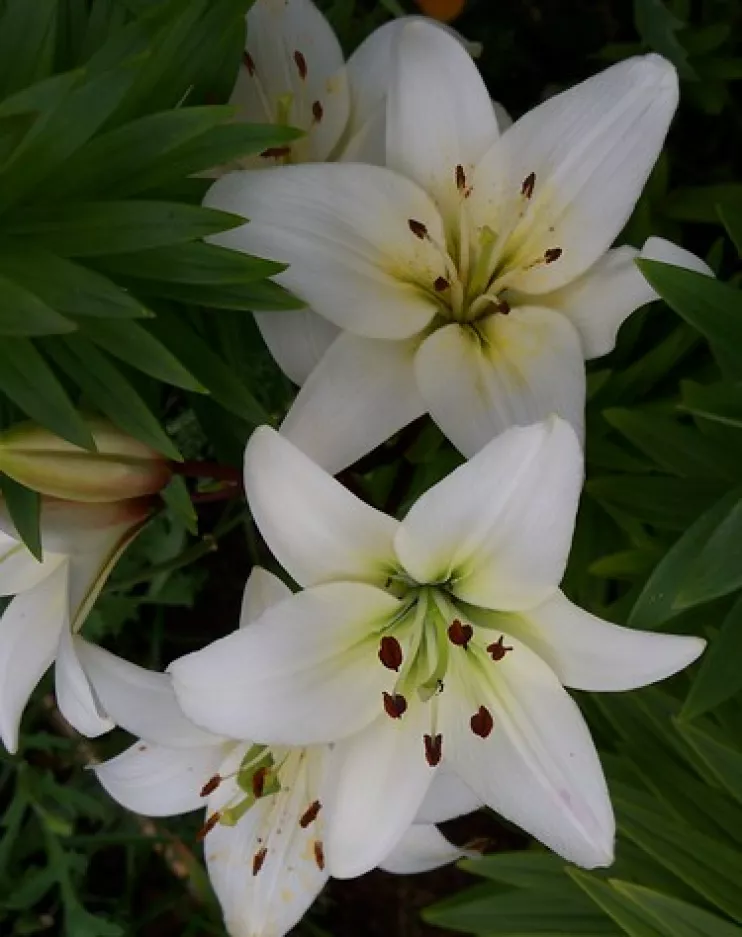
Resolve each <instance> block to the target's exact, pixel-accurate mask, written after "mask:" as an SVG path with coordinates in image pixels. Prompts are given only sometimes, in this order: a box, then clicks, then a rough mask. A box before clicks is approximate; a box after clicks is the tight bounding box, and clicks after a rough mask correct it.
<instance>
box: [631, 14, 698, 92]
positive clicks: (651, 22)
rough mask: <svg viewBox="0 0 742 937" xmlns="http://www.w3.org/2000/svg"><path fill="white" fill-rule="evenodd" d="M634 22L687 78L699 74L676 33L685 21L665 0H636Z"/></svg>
mask: <svg viewBox="0 0 742 937" xmlns="http://www.w3.org/2000/svg"><path fill="white" fill-rule="evenodd" d="M634 23H635V24H636V29H637V32H638V33H639V35H640V36H641V37H642V39H643V40H644V42H646V44H647V45H648V46H649V48H650V49H654V51H655V52H659V53H660V54H661V55H664V56H665V58H668V59H669V60H670V61H671V62H672V64H673V65H674V66H675V68H677V70H678V73H679V74H680V76H681V77H682V78H685V79H686V80H689V79H690V80H691V81H692V80H695V79H696V78H697V77H698V76H697V75H696V73H695V71H694V69H693V68H692V67H691V65H690V63H689V62H688V53H687V52H686V51H685V49H684V48H683V46H682V45H681V44H680V42H679V41H678V38H677V36H676V33H677V32H678V31H679V30H681V29H683V27H684V26H685V23H684V22H683V21H682V20H680V19H678V17H677V16H675V14H674V13H673V12H672V11H671V10H669V9H668V8H667V6H666V4H665V3H663V0H634Z"/></svg>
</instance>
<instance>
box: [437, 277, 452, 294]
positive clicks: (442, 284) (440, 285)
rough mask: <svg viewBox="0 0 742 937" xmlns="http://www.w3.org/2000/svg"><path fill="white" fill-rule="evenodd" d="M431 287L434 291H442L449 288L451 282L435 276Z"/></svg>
mask: <svg viewBox="0 0 742 937" xmlns="http://www.w3.org/2000/svg"><path fill="white" fill-rule="evenodd" d="M433 288H434V289H435V291H436V293H443V292H444V291H445V290H448V289H450V288H451V284H450V283H449V282H448V280H447V279H446V278H445V277H436V279H435V282H434V283H433Z"/></svg>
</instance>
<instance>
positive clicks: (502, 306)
mask: <svg viewBox="0 0 742 937" xmlns="http://www.w3.org/2000/svg"><path fill="white" fill-rule="evenodd" d="M497 311H498V312H499V313H500V315H501V316H506V315H508V314H509V312H510V303H509V302H508V301H507V300H505V299H501V300H500V302H499V304H498V306H497Z"/></svg>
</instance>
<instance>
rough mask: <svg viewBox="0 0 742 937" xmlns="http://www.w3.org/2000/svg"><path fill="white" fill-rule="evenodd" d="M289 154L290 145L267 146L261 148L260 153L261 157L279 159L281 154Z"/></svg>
mask: <svg viewBox="0 0 742 937" xmlns="http://www.w3.org/2000/svg"><path fill="white" fill-rule="evenodd" d="M290 154H291V147H290V146H269V147H268V149H267V150H263V152H262V153H261V154H260V155H261V156H262V157H263V159H281V158H282V157H283V156H289V155H290Z"/></svg>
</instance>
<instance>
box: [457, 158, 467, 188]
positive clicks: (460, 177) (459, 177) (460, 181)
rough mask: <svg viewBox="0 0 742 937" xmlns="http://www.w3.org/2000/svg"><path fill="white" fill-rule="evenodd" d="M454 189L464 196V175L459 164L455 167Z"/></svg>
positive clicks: (462, 168)
mask: <svg viewBox="0 0 742 937" xmlns="http://www.w3.org/2000/svg"><path fill="white" fill-rule="evenodd" d="M456 188H457V189H458V190H459V192H461V194H462V195H465V194H466V173H465V172H464V167H463V166H462V165H461V164H460V163H459V165H458V166H457V167H456Z"/></svg>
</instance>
